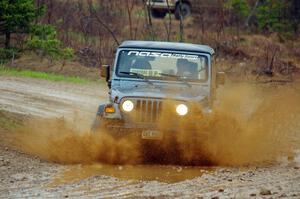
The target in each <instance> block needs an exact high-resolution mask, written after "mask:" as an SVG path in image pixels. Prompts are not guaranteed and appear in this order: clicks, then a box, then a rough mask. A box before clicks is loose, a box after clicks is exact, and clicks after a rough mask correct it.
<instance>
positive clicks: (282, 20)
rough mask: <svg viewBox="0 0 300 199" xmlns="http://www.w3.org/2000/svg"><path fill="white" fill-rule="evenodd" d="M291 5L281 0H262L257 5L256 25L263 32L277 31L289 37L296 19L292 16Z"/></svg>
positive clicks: (295, 24)
mask: <svg viewBox="0 0 300 199" xmlns="http://www.w3.org/2000/svg"><path fill="white" fill-rule="evenodd" d="M292 8H293V5H292V4H291V2H288V1H283V0H264V1H263V3H262V4H261V5H260V6H259V7H258V9H257V13H256V17H257V20H258V26H259V28H260V30H261V31H264V32H266V31H267V32H278V33H280V35H281V36H284V37H291V36H292V35H293V31H294V30H295V29H296V28H295V26H298V25H297V21H296V20H295V17H294V16H292V14H291V11H292Z"/></svg>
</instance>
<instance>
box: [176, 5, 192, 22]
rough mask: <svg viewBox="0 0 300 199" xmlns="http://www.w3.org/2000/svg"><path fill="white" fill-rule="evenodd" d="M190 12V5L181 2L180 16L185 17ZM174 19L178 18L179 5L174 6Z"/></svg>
mask: <svg viewBox="0 0 300 199" xmlns="http://www.w3.org/2000/svg"><path fill="white" fill-rule="evenodd" d="M191 13H192V10H191V6H190V5H189V4H188V3H182V18H183V19H185V18H187V17H188V16H190V15H191ZM175 19H177V20H180V5H179V4H177V6H176V8H175Z"/></svg>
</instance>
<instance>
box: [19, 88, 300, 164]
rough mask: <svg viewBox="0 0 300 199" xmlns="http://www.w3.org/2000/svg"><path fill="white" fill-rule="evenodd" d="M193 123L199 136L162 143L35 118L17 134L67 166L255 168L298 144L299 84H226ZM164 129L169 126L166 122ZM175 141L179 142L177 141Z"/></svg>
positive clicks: (36, 151) (24, 144) (28, 147)
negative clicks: (208, 111)
mask: <svg viewBox="0 0 300 199" xmlns="http://www.w3.org/2000/svg"><path fill="white" fill-rule="evenodd" d="M189 119H190V120H195V126H196V129H197V130H196V131H194V132H193V135H195V136H196V137H199V140H198V141H196V140H195V139H194V138H191V135H190V134H187V133H186V131H185V129H186V128H188V127H187V126H185V125H184V124H183V125H182V126H181V127H180V128H179V129H180V130H179V132H180V133H178V135H176V136H170V137H171V138H170V139H167V140H164V142H159V143H154V144H153V143H150V144H149V143H143V142H141V141H140V140H139V139H136V137H135V136H132V137H127V138H123V139H119V140H115V139H113V138H112V137H110V136H107V135H105V136H100V135H98V134H91V133H90V132H89V130H86V132H81V131H79V130H78V129H77V128H74V126H78V125H80V122H79V123H78V121H76V125H74V124H72V123H67V122H65V120H63V119H52V120H41V119H33V120H30V121H28V122H27V124H26V125H24V126H23V127H22V128H21V129H19V130H18V131H17V133H15V141H16V145H17V146H19V147H20V148H21V149H22V150H24V151H25V152H27V153H29V154H33V155H37V156H39V157H40V158H42V159H45V160H49V161H54V162H58V163H64V164H76V163H94V162H102V163H108V164H143V163H167V164H184V165H202V164H213V165H230V166H232V165H235V166H239V165H249V164H250V165H254V164H255V165H256V164H261V163H272V162H275V161H276V160H277V159H278V157H279V156H281V155H289V154H291V153H293V151H294V150H296V149H298V148H299V146H300V139H299V137H300V136H299V130H300V122H299V121H300V92H299V85H297V86H294V85H293V86H258V85H249V84H240V85H230V84H229V85H227V86H226V87H224V88H222V90H220V92H219V93H218V101H217V102H216V105H215V112H214V113H213V114H211V115H210V116H209V117H202V118H201V117H200V118H189ZM161 127H162V128H167V127H168V123H167V122H164V121H162V122H161ZM174 138H175V139H174Z"/></svg>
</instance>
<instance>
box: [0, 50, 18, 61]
mask: <svg viewBox="0 0 300 199" xmlns="http://www.w3.org/2000/svg"><path fill="white" fill-rule="evenodd" d="M19 57H20V50H18V49H16V48H0V64H4V63H5V62H7V61H8V60H11V59H16V58H19Z"/></svg>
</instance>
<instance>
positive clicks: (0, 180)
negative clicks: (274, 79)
mask: <svg viewBox="0 0 300 199" xmlns="http://www.w3.org/2000/svg"><path fill="white" fill-rule="evenodd" d="M0 81H2V82H1V83H0V91H1V96H0V104H1V108H2V109H6V110H8V111H13V112H16V113H22V114H26V115H29V114H32V115H35V116H38V117H40V116H44V117H45V116H46V118H43V119H41V118H39V119H36V117H29V119H26V123H25V125H24V126H23V127H22V128H14V129H15V130H14V131H13V132H10V133H5V132H4V131H3V129H2V130H1V131H0V132H1V133H0V135H1V142H0V146H1V147H0V172H1V173H0V176H1V177H0V197H11V198H15V197H76V196H90V197H150V196H154V197H155V196H156V197H170V198H172V197H204V198H213V197H221V198H232V197H236V198H248V197H251V196H252V197H266V198H271V197H272V198H274V197H275V198H279V197H295V198H297V197H300V188H299V187H300V170H299V166H300V165H299V161H300V160H299V156H298V155H297V149H299V133H298V132H299V129H300V127H299V122H298V121H299V117H300V114H299V113H300V110H299V107H300V106H299V101H300V96H299V87H298V85H293V84H290V85H288V86H280V85H277V86H271V87H270V86H258V85H250V86H249V85H247V84H242V85H230V84H229V85H228V86H226V87H225V88H222V89H221V90H220V92H219V94H218V95H219V96H218V97H219V101H218V102H217V105H216V113H215V114H213V115H212V116H211V118H209V120H208V123H207V124H208V125H209V126H208V128H207V127H203V126H199V133H202V132H203V131H201V130H203V129H204V128H205V129H206V130H209V131H208V134H209V135H211V136H209V137H208V138H207V139H206V141H205V142H203V143H202V144H203V145H204V146H205V149H206V150H205V151H203V150H201V153H199V148H198V146H191V145H189V142H188V140H189V139H187V138H188V137H186V136H184V134H180V135H179V136H178V137H177V141H178V142H179V144H188V145H179V146H188V147H184V148H182V149H184V150H183V151H182V152H183V153H182V154H181V158H182V160H185V161H186V160H188V161H187V162H189V161H191V160H193V159H197V157H200V156H201V155H203V154H206V155H209V157H211V158H212V160H213V162H214V166H211V167H203V166H201V165H198V166H194V167H190V166H184V165H182V164H173V165H171V166H161V165H157V164H155V162H153V163H152V165H140V164H142V163H143V158H141V157H143V154H141V153H140V152H141V150H140V148H139V147H140V145H139V143H135V142H128V141H126V140H122V139H121V140H119V141H118V142H114V141H112V140H111V139H110V138H105V139H103V138H102V139H101V138H99V137H97V135H91V134H89V133H88V131H87V128H88V126H89V122H91V120H92V119H93V116H94V113H95V109H96V108H97V105H98V103H100V101H101V100H104V99H103V98H101V96H105V95H106V93H103V92H101V91H100V89H99V86H94V85H92V86H74V85H70V84H65V83H50V82H48V81H47V82H46V81H43V80H32V79H23V78H7V77H1V78H0ZM74 110H75V112H77V113H78V114H77V116H74V114H73V113H74ZM61 116H65V117H66V118H69V119H68V120H67V122H66V121H65V120H64V119H61ZM53 117H54V118H53ZM55 117H56V118H55ZM49 118H50V119H49ZM88 121H89V122H88ZM78 126H80V127H81V128H76V127H78ZM183 133H184V132H183ZM12 146H14V147H12ZM167 146H170V145H167ZM167 146H161V147H162V149H163V150H165V149H166V148H165V147H167ZM171 146H172V145H171ZM173 147H174V146H172V147H171V148H169V151H170V149H171V151H172V150H173ZM297 147H298V148H297ZM201 149H203V148H201ZM19 151H23V152H19ZM24 152H26V154H29V155H26V154H24ZM128 152H130V153H128ZM162 154H163V156H162V157H164V158H166V157H168V155H170V154H171V155H172V153H162ZM173 156H174V154H173ZM51 162H56V163H61V164H63V165H59V164H54V163H51ZM192 162H193V161H192ZM107 163H109V164H107ZM110 163H114V164H113V165H111V164H110ZM177 163H178V162H177ZM70 164H75V165H70ZM76 164H77V165H76ZM82 164H84V165H82ZM128 164H129V165H133V166H128ZM136 164H137V165H136ZM158 171H159V172H158Z"/></svg>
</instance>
